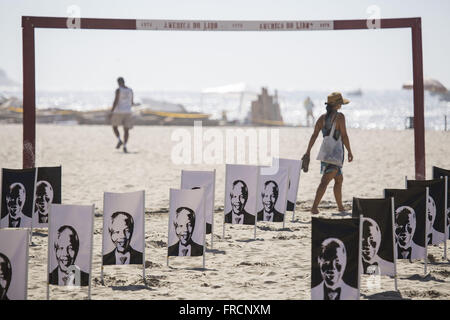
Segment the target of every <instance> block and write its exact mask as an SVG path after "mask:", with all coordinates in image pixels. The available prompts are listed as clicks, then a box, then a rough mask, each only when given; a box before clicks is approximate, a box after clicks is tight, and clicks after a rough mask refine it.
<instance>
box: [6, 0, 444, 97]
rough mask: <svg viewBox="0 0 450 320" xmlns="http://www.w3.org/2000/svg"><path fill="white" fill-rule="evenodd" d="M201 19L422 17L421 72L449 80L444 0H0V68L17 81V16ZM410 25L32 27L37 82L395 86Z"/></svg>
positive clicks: (75, 85)
mask: <svg viewBox="0 0 450 320" xmlns="http://www.w3.org/2000/svg"><path fill="white" fill-rule="evenodd" d="M71 5H77V6H78V7H79V8H80V11H81V16H82V17H91V18H131V19H135V18H138V19H200V20H213V19H217V20H322V19H323V20H333V19H366V18H368V17H369V16H370V13H368V12H367V9H368V8H369V7H370V6H372V5H376V6H378V7H379V10H380V13H381V17H382V18H395V17H417V16H420V17H422V28H423V30H422V32H423V34H422V36H423V57H424V75H425V76H429V77H433V78H436V79H438V80H440V81H441V82H443V83H444V85H446V86H447V87H450V59H449V57H450V43H449V41H448V40H449V39H450V19H449V18H448V13H449V12H450V1H448V0H442V1H438V0H436V1H400V0H397V1H395V0H388V1H376V0H370V1H365V0H344V1H342V0H341V1H336V0H329V1H325V0H323V1H320V0H314V1H312V0H310V1H300V0H295V1H294V0H277V1H275V0H273V1H269V0H251V1H246V0H226V1H223V0H222V1H217V0H179V1H176V0H142V1H112V0H102V1H92V0H88V1H76V0H70V1H65V0H58V1H56V0H55V1H50V0H45V1H43V0H40V1H36V0H23V1H20V0H0V48H1V49H0V68H2V69H4V70H5V71H6V72H7V73H8V74H9V76H10V77H11V78H13V79H14V80H16V81H18V82H22V33H21V16H22V15H33V16H67V15H68V14H69V12H68V8H69V7H70V6H71ZM411 60H412V58H411V36H410V30H409V29H385V30H364V31H300V32H185V31H172V32H167V31H109V30H108V31H99V30H47V29H38V30H37V32H36V78H37V87H38V89H73V90H85V89H90V90H95V89H111V88H114V87H115V86H116V83H115V79H116V78H117V77H118V76H123V77H125V79H126V81H127V83H128V84H129V85H130V86H131V87H133V88H135V89H138V90H200V89H202V88H206V87H212V86H220V85H225V84H230V83H235V82H247V83H248V84H250V85H251V86H254V87H257V86H260V85H267V86H269V88H271V89H275V88H277V89H280V90H283V89H285V90H286V89H293V90H314V89H318V90H341V91H344V90H349V89H353V88H359V87H361V88H363V89H399V88H401V85H402V83H403V82H406V81H409V80H411V79H412V61H411Z"/></svg>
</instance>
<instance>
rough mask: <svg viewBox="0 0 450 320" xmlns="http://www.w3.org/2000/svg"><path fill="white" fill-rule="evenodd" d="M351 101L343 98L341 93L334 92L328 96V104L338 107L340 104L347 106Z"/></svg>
mask: <svg viewBox="0 0 450 320" xmlns="http://www.w3.org/2000/svg"><path fill="white" fill-rule="evenodd" d="M349 102H350V100H348V99H344V98H342V94H341V93H340V92H332V93H331V94H329V95H328V101H327V104H332V105H338V104H347V103H349Z"/></svg>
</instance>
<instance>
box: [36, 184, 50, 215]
mask: <svg viewBox="0 0 450 320" xmlns="http://www.w3.org/2000/svg"><path fill="white" fill-rule="evenodd" d="M52 202H53V188H52V186H51V185H50V183H48V182H47V181H43V180H42V181H39V182H38V183H37V184H36V205H35V212H37V214H38V221H39V223H48V211H49V209H50V204H51V203H52Z"/></svg>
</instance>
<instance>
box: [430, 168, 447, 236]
mask: <svg viewBox="0 0 450 320" xmlns="http://www.w3.org/2000/svg"><path fill="white" fill-rule="evenodd" d="M441 177H442V178H444V177H447V211H446V219H447V220H446V221H447V225H446V226H447V237H448V238H447V239H450V170H447V169H443V168H439V167H436V166H433V179H439V178H441Z"/></svg>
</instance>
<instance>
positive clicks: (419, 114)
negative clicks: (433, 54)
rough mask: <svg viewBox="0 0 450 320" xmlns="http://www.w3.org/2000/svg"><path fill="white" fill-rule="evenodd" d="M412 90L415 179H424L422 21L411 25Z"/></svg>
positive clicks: (418, 20) (416, 21) (417, 19)
mask: <svg viewBox="0 0 450 320" xmlns="http://www.w3.org/2000/svg"><path fill="white" fill-rule="evenodd" d="M411 38H412V58H413V90H414V156H415V165H416V180H425V121H424V97H423V59H422V23H421V19H420V18H416V19H415V23H414V24H413V26H412V27H411Z"/></svg>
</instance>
